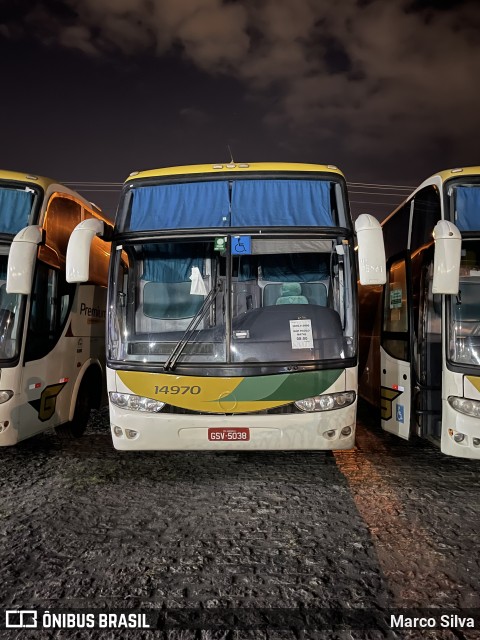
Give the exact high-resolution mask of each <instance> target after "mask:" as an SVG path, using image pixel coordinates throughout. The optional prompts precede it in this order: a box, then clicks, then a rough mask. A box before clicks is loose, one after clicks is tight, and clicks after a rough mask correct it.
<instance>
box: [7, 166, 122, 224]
mask: <svg viewBox="0 0 480 640" xmlns="http://www.w3.org/2000/svg"><path fill="white" fill-rule="evenodd" d="M2 180H6V181H8V180H14V181H16V182H22V183H23V184H31V185H36V186H40V187H41V188H42V189H43V191H44V194H45V195H46V196H47V197H50V195H51V194H52V193H54V192H58V193H65V194H67V195H70V196H73V197H74V198H76V200H78V201H79V202H81V203H82V205H83V206H84V207H85V208H87V209H89V210H90V211H92V212H94V213H95V215H96V216H97V217H98V218H100V219H101V220H103V221H104V222H107V223H108V224H112V222H113V221H112V219H111V218H109V217H108V215H107V214H106V213H105V212H104V211H103V210H102V209H100V207H99V206H97V205H96V204H94V203H93V202H90V201H89V200H87V199H86V198H85V197H84V196H82V195H81V194H80V193H78V192H77V191H74V190H73V189H70V187H67V186H66V185H64V184H62V183H60V182H58V181H57V180H53V179H52V178H46V177H45V176H37V175H33V174H31V173H21V172H19V171H5V170H2V169H0V182H1V181H2ZM49 192H50V193H49ZM46 206H47V202H44V204H43V206H42V211H43V210H45V208H46Z"/></svg>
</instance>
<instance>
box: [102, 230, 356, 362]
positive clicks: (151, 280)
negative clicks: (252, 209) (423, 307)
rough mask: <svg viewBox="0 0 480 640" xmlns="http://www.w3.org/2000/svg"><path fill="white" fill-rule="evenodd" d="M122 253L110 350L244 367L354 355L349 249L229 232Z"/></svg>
mask: <svg viewBox="0 0 480 640" xmlns="http://www.w3.org/2000/svg"><path fill="white" fill-rule="evenodd" d="M122 248H123V251H117V252H116V254H117V264H116V277H115V282H114V286H113V287H112V288H111V291H110V295H111V300H110V305H109V307H110V321H109V357H110V359H112V360H117V361H124V362H133V361H136V362H143V363H155V364H156V363H162V364H163V365H165V363H168V366H169V367H170V366H171V365H173V366H172V368H173V367H174V366H181V365H182V364H187V363H188V364H243V363H280V362H304V361H306V362H310V363H311V361H312V360H313V361H315V360H317V361H318V360H337V359H345V358H349V357H353V356H354V355H355V333H354V332H355V328H354V316H353V308H354V303H353V298H352V282H353V280H352V257H351V246H350V245H349V243H348V242H347V241H346V240H345V241H342V240H341V239H335V240H332V239H326V238H323V239H322V238H315V239H312V238H311V237H310V238H308V239H306V238H295V239H290V240H285V239H283V238H272V237H270V238H264V237H262V236H233V235H232V236H230V235H226V236H222V237H220V238H219V237H217V238H214V237H211V238H208V239H205V238H202V239H198V240H197V239H194V238H188V239H181V240H169V241H167V242H166V241H162V242H148V243H138V242H131V243H130V242H129V243H124V244H123V245H122Z"/></svg>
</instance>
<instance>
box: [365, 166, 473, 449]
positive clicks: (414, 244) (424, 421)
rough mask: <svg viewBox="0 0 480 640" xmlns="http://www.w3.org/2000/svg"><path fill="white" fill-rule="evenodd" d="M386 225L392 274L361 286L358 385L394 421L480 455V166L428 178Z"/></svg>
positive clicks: (405, 430) (396, 429)
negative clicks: (380, 281)
mask: <svg viewBox="0 0 480 640" xmlns="http://www.w3.org/2000/svg"><path fill="white" fill-rule="evenodd" d="M382 227H383V231H384V235H385V247H386V252H387V259H388V262H387V284H386V285H385V287H384V291H382V288H380V287H379V288H377V289H376V290H370V291H367V290H364V289H363V290H362V288H360V318H361V320H360V389H359V391H360V395H361V396H363V397H364V398H365V399H367V400H368V401H369V402H372V403H374V404H377V405H379V406H380V408H381V418H382V427H383V429H385V430H386V431H388V432H390V433H393V434H395V435H398V436H399V437H401V438H405V439H409V438H410V437H411V436H412V435H417V436H420V437H423V438H427V439H428V440H430V441H431V442H433V443H434V444H436V445H437V446H439V447H440V448H441V451H442V452H443V453H445V454H447V455H452V456H457V457H463V458H477V459H480V167H468V168H460V169H453V170H449V171H442V172H440V173H439V174H436V175H434V176H432V177H430V178H429V179H427V180H425V181H424V182H423V183H422V184H421V185H420V186H419V187H418V188H417V189H416V190H415V191H414V192H413V193H412V195H411V196H409V197H408V198H407V200H406V201H405V202H404V203H403V204H402V205H400V207H398V208H397V209H396V210H395V211H394V212H393V213H392V214H391V215H390V216H389V217H388V218H386V220H385V221H384V222H383V223H382ZM373 318H375V322H374V321H373Z"/></svg>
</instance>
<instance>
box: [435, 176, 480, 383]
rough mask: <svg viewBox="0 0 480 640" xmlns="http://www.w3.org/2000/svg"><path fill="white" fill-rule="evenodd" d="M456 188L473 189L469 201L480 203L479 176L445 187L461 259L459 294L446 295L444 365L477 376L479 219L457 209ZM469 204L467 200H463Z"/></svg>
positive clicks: (479, 349) (448, 214)
mask: <svg viewBox="0 0 480 640" xmlns="http://www.w3.org/2000/svg"><path fill="white" fill-rule="evenodd" d="M458 187H460V188H462V187H464V188H467V189H472V190H474V191H472V192H471V197H470V198H469V199H470V200H472V199H478V201H479V202H480V176H478V177H476V176H463V177H462V176H459V177H457V178H455V179H453V180H449V181H447V182H446V183H445V185H444V193H445V202H446V203H447V208H448V210H447V211H446V214H445V217H446V218H447V219H448V220H451V221H452V222H453V223H454V224H456V225H459V228H460V231H461V234H462V259H461V266H460V283H459V294H458V295H457V296H453V295H451V296H446V307H447V308H446V325H447V326H446V331H447V350H446V351H447V366H448V368H449V369H450V370H451V371H456V372H459V373H463V374H464V375H475V376H478V375H479V374H480V303H478V300H480V218H479V224H478V228H472V227H475V226H477V225H472V220H473V219H474V217H475V216H473V215H472V214H471V213H470V214H469V212H468V211H465V210H459V206H461V204H460V203H459V202H458V201H457V200H458V198H457V196H458V191H457V189H458ZM466 201H467V202H468V201H469V200H468V199H467V200H466Z"/></svg>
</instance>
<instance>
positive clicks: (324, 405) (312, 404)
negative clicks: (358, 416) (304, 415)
mask: <svg viewBox="0 0 480 640" xmlns="http://www.w3.org/2000/svg"><path fill="white" fill-rule="evenodd" d="M355 397H356V395H355V391H342V392H341V393H325V394H324V395H321V396H314V397H313V398H305V399H304V400H297V402H295V406H296V407H297V408H298V409H300V410H301V411H307V412H309V413H311V412H312V411H332V410H333V409H343V407H348V405H350V404H353V403H354V402H355Z"/></svg>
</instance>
